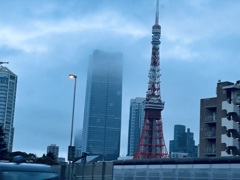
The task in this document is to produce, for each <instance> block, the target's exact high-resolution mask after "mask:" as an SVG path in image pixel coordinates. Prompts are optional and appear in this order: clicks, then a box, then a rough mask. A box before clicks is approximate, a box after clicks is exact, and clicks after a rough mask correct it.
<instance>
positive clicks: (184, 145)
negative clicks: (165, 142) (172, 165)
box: [169, 125, 198, 157]
mask: <svg viewBox="0 0 240 180" xmlns="http://www.w3.org/2000/svg"><path fill="white" fill-rule="evenodd" d="M169 146H170V147H169V149H170V156H171V157H180V156H182V154H184V156H187V157H197V153H198V150H197V146H195V141H194V135H193V133H192V132H190V129H189V128H187V132H186V127H185V126H184V125H175V126H174V140H171V141H170V143H169Z"/></svg>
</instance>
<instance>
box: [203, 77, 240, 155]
mask: <svg viewBox="0 0 240 180" xmlns="http://www.w3.org/2000/svg"><path fill="white" fill-rule="evenodd" d="M239 99H240V81H237V82H236V83H232V82H220V81H219V82H218V83H217V90H216V97H213V98H206V99H201V103H200V141H199V142H200V145H199V147H200V149H199V153H200V157H204V156H209V157H210V156H212V157H214V156H239V155H240V151H239V150H240V147H239V138H240V134H239V132H240V131H239V122H240V118H239V105H240V100H239Z"/></svg>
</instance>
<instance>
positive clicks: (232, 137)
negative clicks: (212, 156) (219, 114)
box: [221, 92, 240, 156]
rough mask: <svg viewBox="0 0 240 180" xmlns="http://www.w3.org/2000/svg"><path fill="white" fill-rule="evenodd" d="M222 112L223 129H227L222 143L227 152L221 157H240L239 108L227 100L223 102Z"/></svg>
mask: <svg viewBox="0 0 240 180" xmlns="http://www.w3.org/2000/svg"><path fill="white" fill-rule="evenodd" d="M232 93H233V92H232ZM222 110H223V118H222V128H223V129H225V134H222V135H221V143H222V144H223V145H225V150H223V151H221V156H229V155H230V156H231V155H233V156H238V155H240V146H239V138H240V133H239V130H240V129H239V122H240V118H239V115H238V114H239V107H238V105H236V104H235V102H234V101H229V100H227V101H223V102H222Z"/></svg>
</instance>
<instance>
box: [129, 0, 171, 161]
mask: <svg viewBox="0 0 240 180" xmlns="http://www.w3.org/2000/svg"><path fill="white" fill-rule="evenodd" d="M158 21H159V0H157V8H156V17H155V24H154V25H153V27H152V34H153V35H152V42H151V43H152V56H151V65H150V70H149V75H148V77H149V82H148V90H147V94H146V101H145V109H144V110H145V118H144V124H143V128H142V133H141V138H140V142H139V145H138V149H137V151H136V153H135V155H134V158H133V159H154V158H168V157H169V155H168V151H167V148H166V146H165V141H164V136H163V126H162V117H161V112H162V110H163V108H164V102H163V101H162V100H161V95H160V58H159V45H160V43H161V42H160V36H161V26H160V25H159V24H158Z"/></svg>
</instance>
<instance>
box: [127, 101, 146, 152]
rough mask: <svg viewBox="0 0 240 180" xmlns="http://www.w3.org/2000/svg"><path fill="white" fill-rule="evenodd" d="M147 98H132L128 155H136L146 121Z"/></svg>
mask: <svg viewBox="0 0 240 180" xmlns="http://www.w3.org/2000/svg"><path fill="white" fill-rule="evenodd" d="M145 99H146V98H140V97H137V98H135V99H131V100H130V113H129V127H128V153H127V155H128V156H134V154H135V152H136V150H137V148H138V144H139V140H140V137H141V132H142V126H143V122H144V116H145V111H144V104H145Z"/></svg>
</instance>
